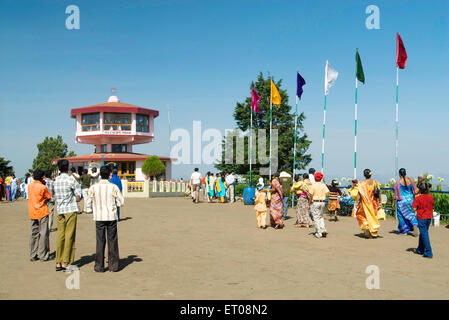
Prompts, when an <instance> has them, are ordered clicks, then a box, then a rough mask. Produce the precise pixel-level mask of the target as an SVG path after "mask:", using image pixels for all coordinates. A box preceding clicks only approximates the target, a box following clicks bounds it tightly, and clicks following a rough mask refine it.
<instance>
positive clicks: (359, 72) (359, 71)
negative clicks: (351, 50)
mask: <svg viewBox="0 0 449 320" xmlns="http://www.w3.org/2000/svg"><path fill="white" fill-rule="evenodd" d="M355 62H356V64H357V67H356V72H355V76H356V77H357V80H359V81H360V82H362V83H365V75H364V74H363V67H362V60H360V55H359V50H358V49H357V52H356V54H355Z"/></svg>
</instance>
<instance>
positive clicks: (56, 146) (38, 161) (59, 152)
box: [33, 135, 76, 171]
mask: <svg viewBox="0 0 449 320" xmlns="http://www.w3.org/2000/svg"><path fill="white" fill-rule="evenodd" d="M37 150H38V152H37V156H36V158H34V160H33V171H34V170H37V169H40V170H53V169H54V168H55V166H54V165H53V164H52V160H53V159H59V158H66V157H73V156H75V155H76V154H75V153H74V152H73V151H70V152H68V147H67V144H66V143H64V141H63V140H62V137H61V136H59V135H58V136H57V137H56V138H53V137H45V139H44V141H42V142H41V143H38V144H37Z"/></svg>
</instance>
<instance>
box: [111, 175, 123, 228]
mask: <svg viewBox="0 0 449 320" xmlns="http://www.w3.org/2000/svg"><path fill="white" fill-rule="evenodd" d="M117 174H118V170H117V169H113V170H112V177H111V179H110V180H109V182H111V183H113V184H115V185H116V186H117V188H118V189H119V191H120V194H122V188H123V187H122V180H120V178H119V177H118V175H117ZM117 221H120V206H117Z"/></svg>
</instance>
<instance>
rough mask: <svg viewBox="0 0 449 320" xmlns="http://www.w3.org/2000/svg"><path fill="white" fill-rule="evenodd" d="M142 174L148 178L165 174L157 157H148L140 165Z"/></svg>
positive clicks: (162, 165)
mask: <svg viewBox="0 0 449 320" xmlns="http://www.w3.org/2000/svg"><path fill="white" fill-rule="evenodd" d="M142 172H143V173H144V174H145V175H146V176H147V177H149V178H153V177H156V178H157V177H158V176H160V175H161V174H163V173H164V172H165V166H164V164H163V163H162V161H161V159H159V158H158V157H156V156H152V157H148V158H146V159H145V161H144V163H143V165H142Z"/></svg>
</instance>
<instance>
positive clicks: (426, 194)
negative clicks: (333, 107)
mask: <svg viewBox="0 0 449 320" xmlns="http://www.w3.org/2000/svg"><path fill="white" fill-rule="evenodd" d="M284 169H285V168H284ZM363 176H364V178H365V179H364V180H363V181H360V182H359V181H358V180H356V179H354V180H352V186H351V188H349V190H347V191H345V193H346V194H347V196H348V197H349V198H350V199H351V200H352V206H353V209H352V217H354V218H356V219H357V221H358V224H359V226H360V228H361V230H362V231H363V233H364V236H365V238H367V239H374V238H378V237H379V234H378V232H379V228H380V223H379V220H384V219H385V210H384V208H383V207H382V201H381V188H380V184H379V182H378V181H376V180H374V179H373V178H372V172H371V170H370V169H365V170H364V172H363ZM399 177H400V179H398V181H396V184H395V187H394V201H393V208H397V217H398V222H399V224H398V233H399V234H403V235H406V234H408V235H412V236H415V237H416V236H418V230H419V242H418V248H417V249H416V250H414V252H415V253H417V254H421V255H423V256H424V257H426V258H432V257H433V253H432V248H431V245H430V240H429V226H430V224H431V221H432V218H433V201H434V200H433V197H432V196H431V195H430V188H431V185H430V184H429V183H426V182H425V180H424V178H423V177H419V178H418V186H417V188H416V187H415V184H414V182H413V179H411V178H410V177H407V176H406V170H405V169H404V168H401V169H400V170H399ZM289 178H290V177H289V174H288V173H286V172H285V170H284V172H281V173H280V174H278V173H275V174H274V175H273V179H272V180H271V181H270V183H269V185H264V183H263V179H262V180H261V181H259V183H258V184H257V188H256V192H255V198H254V200H255V205H254V209H255V210H256V212H257V214H256V217H257V227H258V228H262V229H265V228H266V227H267V225H266V215H267V211H268V208H269V212H270V224H271V226H272V227H274V228H275V229H282V228H283V227H284V222H283V220H285V219H286V215H285V212H286V209H288V203H289V201H288V199H289V197H288V196H289V193H290V192H292V193H293V196H294V198H295V199H296V203H297V204H296V223H295V225H296V226H297V227H306V228H311V227H315V233H314V236H315V237H316V238H326V237H327V235H328V231H327V229H326V226H325V223H324V210H325V207H326V199H327V209H328V212H329V215H330V219H333V220H334V221H338V211H339V209H340V208H341V207H340V201H341V199H342V198H343V196H344V193H343V191H342V189H341V188H339V187H338V185H339V183H338V181H337V180H332V182H331V184H330V185H328V184H326V182H325V179H324V176H323V174H322V173H321V172H315V170H314V169H313V168H311V169H309V173H304V174H302V175H296V176H295V179H294V182H293V184H292V185H291V183H290V179H289ZM284 190H285V191H284Z"/></svg>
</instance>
